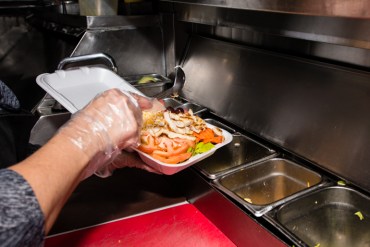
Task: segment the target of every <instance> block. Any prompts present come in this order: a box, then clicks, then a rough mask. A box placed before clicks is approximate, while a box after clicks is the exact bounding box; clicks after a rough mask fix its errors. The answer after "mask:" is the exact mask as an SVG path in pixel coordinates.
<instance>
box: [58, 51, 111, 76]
mask: <svg viewBox="0 0 370 247" xmlns="http://www.w3.org/2000/svg"><path fill="white" fill-rule="evenodd" d="M96 59H103V60H104V61H106V62H107V63H108V65H109V66H110V68H111V70H112V71H113V72H115V73H117V71H118V69H117V65H116V63H115V61H114V59H113V58H112V57H111V56H109V55H107V54H104V53H94V54H88V55H81V56H75V57H67V58H64V59H63V60H62V61H60V63H59V64H58V67H57V70H62V69H64V68H65V67H66V65H68V64H72V63H78V62H84V61H89V60H96Z"/></svg>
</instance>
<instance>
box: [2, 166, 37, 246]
mask: <svg viewBox="0 0 370 247" xmlns="http://www.w3.org/2000/svg"><path fill="white" fill-rule="evenodd" d="M43 241H44V215H43V213H42V211H41V208H40V205H39V203H38V201H37V198H36V196H35V194H34V192H33V190H32V188H31V186H30V185H29V184H28V182H27V181H26V180H25V179H24V178H23V177H22V176H21V175H19V174H18V173H16V172H14V171H12V170H9V169H1V170H0V243H1V246H35V247H36V246H42V245H43Z"/></svg>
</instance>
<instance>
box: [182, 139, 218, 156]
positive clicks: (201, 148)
mask: <svg viewBox="0 0 370 247" xmlns="http://www.w3.org/2000/svg"><path fill="white" fill-rule="evenodd" d="M214 147H215V145H213V144H212V143H210V142H208V143H204V142H198V143H197V144H196V145H195V148H189V149H188V150H187V152H190V153H193V156H194V155H197V154H202V153H205V152H207V151H209V150H211V149H212V148H214Z"/></svg>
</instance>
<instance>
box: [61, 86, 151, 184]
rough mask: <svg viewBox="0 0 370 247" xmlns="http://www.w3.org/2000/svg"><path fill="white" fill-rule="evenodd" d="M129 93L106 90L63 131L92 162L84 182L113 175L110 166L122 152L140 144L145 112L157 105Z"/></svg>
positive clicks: (86, 170) (77, 114)
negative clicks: (94, 176) (90, 177)
mask: <svg viewBox="0 0 370 247" xmlns="http://www.w3.org/2000/svg"><path fill="white" fill-rule="evenodd" d="M128 94H129V93H127V92H121V91H120V90H118V89H111V90H107V91H105V92H104V93H102V94H100V95H98V96H97V97H95V99H93V100H92V101H91V102H90V103H89V104H88V105H87V106H86V107H84V108H83V109H82V110H80V111H79V112H77V113H76V114H74V115H73V116H72V118H71V120H70V121H68V122H67V124H66V125H65V126H63V127H62V128H61V129H60V130H59V133H60V134H62V135H65V136H66V137H67V138H68V139H69V140H70V141H71V142H72V143H73V144H75V145H76V146H77V147H78V148H79V149H81V150H82V151H83V153H84V154H85V155H87V157H88V158H89V159H90V162H89V164H88V166H87V168H86V169H85V172H84V174H82V175H81V176H82V179H84V178H87V177H89V176H91V175H92V174H93V173H96V174H97V175H98V176H101V177H106V176H109V175H110V174H111V172H112V171H111V170H112V168H110V167H108V165H109V164H110V163H111V162H112V161H113V160H114V159H115V158H116V157H117V156H118V155H119V154H120V153H121V150H122V149H125V148H130V147H131V148H132V147H136V146H138V145H139V133H140V128H141V123H142V109H149V108H151V107H152V106H153V104H152V102H151V100H150V99H148V98H145V97H141V96H139V95H134V94H130V95H128Z"/></svg>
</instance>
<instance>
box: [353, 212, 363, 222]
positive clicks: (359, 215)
mask: <svg viewBox="0 0 370 247" xmlns="http://www.w3.org/2000/svg"><path fill="white" fill-rule="evenodd" d="M355 215H357V216H358V217H359V218H360V220H363V219H365V217H364V216H363V215H362V213H361V212H360V211H357V212H356V213H355Z"/></svg>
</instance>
